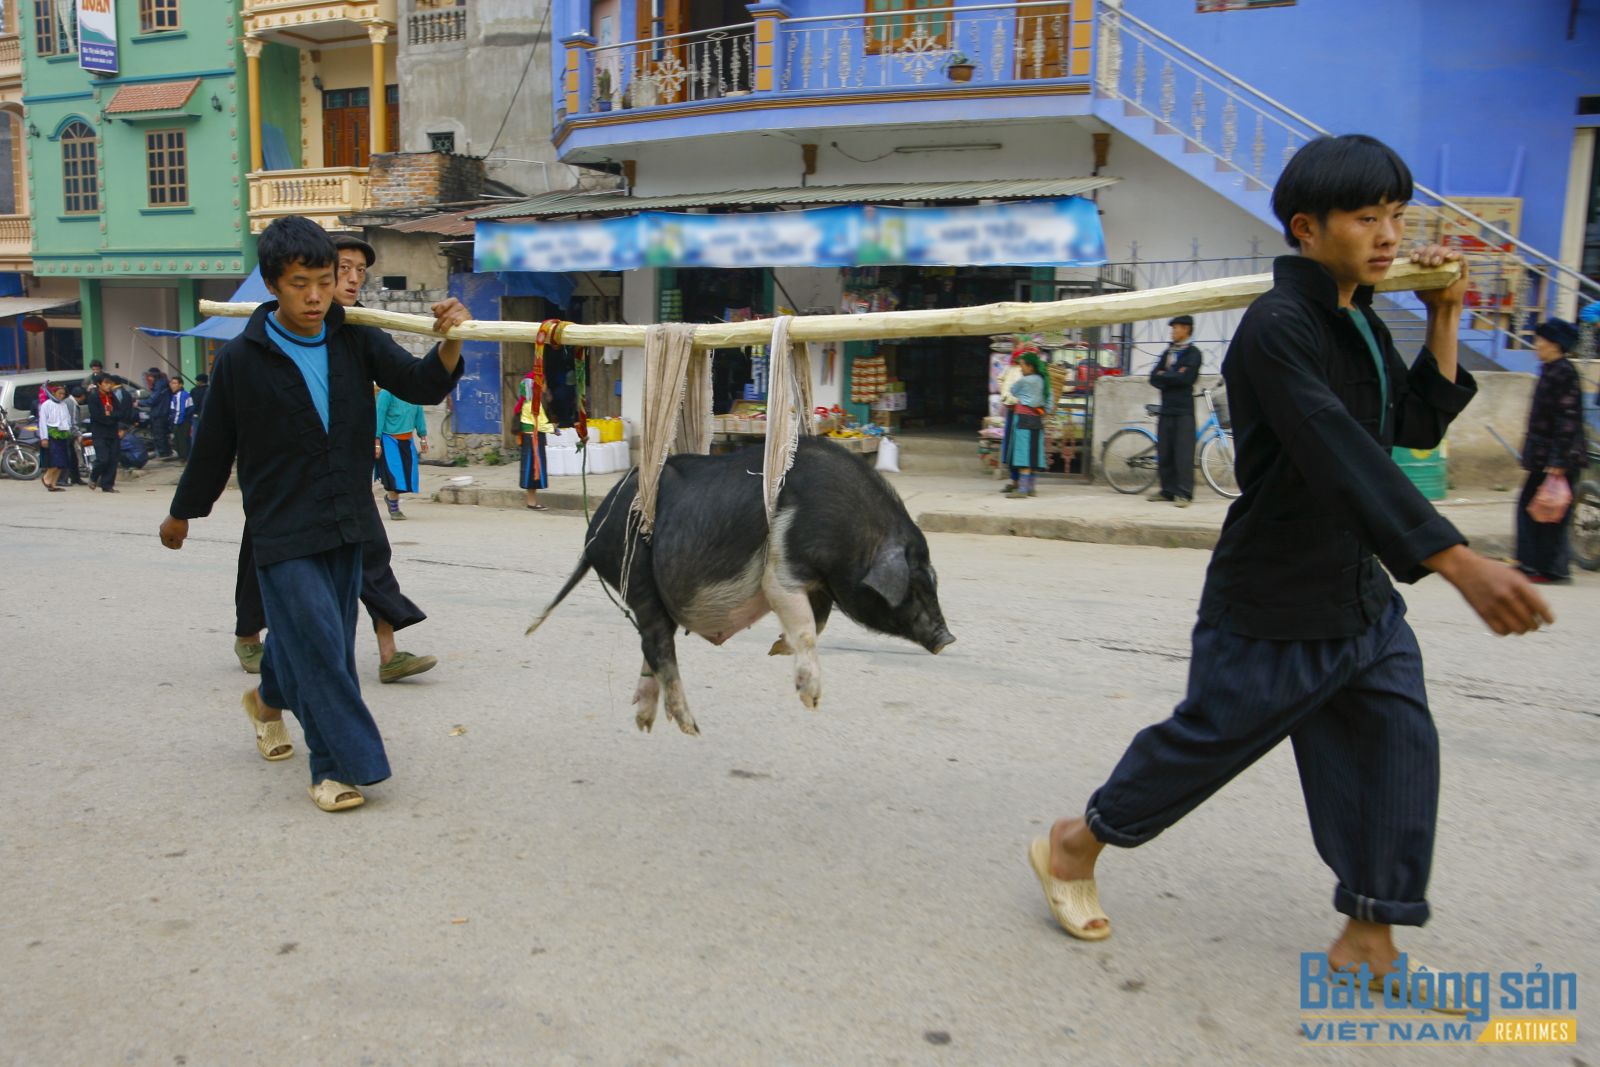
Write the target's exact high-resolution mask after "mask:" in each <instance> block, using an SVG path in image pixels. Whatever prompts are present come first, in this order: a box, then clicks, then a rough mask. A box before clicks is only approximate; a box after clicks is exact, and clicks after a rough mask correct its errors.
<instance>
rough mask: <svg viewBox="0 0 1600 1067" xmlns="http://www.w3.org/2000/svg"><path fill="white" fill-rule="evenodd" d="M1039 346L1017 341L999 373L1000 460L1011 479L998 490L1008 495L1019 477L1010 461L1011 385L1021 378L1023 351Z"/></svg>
mask: <svg viewBox="0 0 1600 1067" xmlns="http://www.w3.org/2000/svg"><path fill="white" fill-rule="evenodd" d="M1038 351H1039V346H1037V345H1035V344H1034V343H1033V342H1031V341H1018V342H1017V343H1016V345H1015V347H1013V348H1012V349H1011V363H1010V365H1009V366H1007V367H1006V369H1005V370H1004V371H1003V372H1002V373H1001V375H1000V403H1001V404H1002V405H1003V406H1004V408H1005V421H1004V423H1003V427H1004V428H1003V429H1002V430H1001V433H1000V462H1001V464H1002V465H1004V466H1005V468H1006V469H1007V470H1008V471H1010V472H1011V480H1010V481H1009V482H1007V483H1006V484H1005V488H1003V489H1001V490H1000V492H1002V493H1004V494H1006V495H1008V496H1009V495H1010V494H1012V493H1015V492H1016V491H1017V479H1018V478H1020V477H1021V473H1020V471H1018V469H1017V468H1016V467H1015V466H1014V465H1013V464H1012V462H1011V432H1012V430H1013V429H1015V428H1016V418H1017V413H1016V407H1017V398H1016V397H1014V396H1012V395H1011V387H1012V386H1013V385H1016V384H1017V382H1018V381H1019V380H1020V379H1021V378H1022V357H1023V354H1024V353H1027V352H1033V353H1037V352H1038Z"/></svg>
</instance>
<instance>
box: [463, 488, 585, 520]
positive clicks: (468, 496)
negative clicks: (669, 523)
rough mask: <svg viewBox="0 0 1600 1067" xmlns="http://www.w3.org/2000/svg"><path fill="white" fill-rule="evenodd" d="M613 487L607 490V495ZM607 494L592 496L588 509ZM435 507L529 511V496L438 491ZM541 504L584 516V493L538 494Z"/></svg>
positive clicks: (480, 490) (514, 492)
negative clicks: (455, 506)
mask: <svg viewBox="0 0 1600 1067" xmlns="http://www.w3.org/2000/svg"><path fill="white" fill-rule="evenodd" d="M610 491H611V487H610V486H607V487H606V493H609V492H610ZM606 493H590V494H589V507H590V508H591V509H593V508H594V506H595V505H597V504H599V503H600V501H602V500H604V499H605V497H606ZM432 499H433V502H434V503H436V504H476V505H477V506H478V507H483V508H511V509H522V508H526V507H527V496H526V494H524V493H523V491H522V490H521V489H491V488H488V487H486V486H472V485H466V486H449V487H446V488H444V489H437V490H435V491H434V494H433V498H432ZM539 503H541V504H543V505H544V506H545V507H547V508H549V509H550V510H551V511H570V512H574V513H576V514H578V515H582V514H583V494H582V493H561V492H556V491H554V490H551V489H541V490H539Z"/></svg>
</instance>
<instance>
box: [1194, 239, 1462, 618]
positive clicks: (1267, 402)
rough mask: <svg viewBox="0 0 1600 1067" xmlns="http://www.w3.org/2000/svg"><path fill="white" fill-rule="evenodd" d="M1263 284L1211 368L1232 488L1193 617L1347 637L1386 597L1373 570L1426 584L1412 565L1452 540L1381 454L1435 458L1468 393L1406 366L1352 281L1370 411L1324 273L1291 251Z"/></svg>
mask: <svg viewBox="0 0 1600 1067" xmlns="http://www.w3.org/2000/svg"><path fill="white" fill-rule="evenodd" d="M1273 276H1274V285H1273V288H1272V289H1271V290H1270V291H1268V292H1267V293H1265V294H1263V295H1262V296H1261V297H1260V298H1258V299H1257V300H1256V301H1255V303H1253V304H1251V305H1250V308H1249V310H1248V311H1246V312H1245V314H1244V318H1243V319H1242V320H1241V321H1240V323H1239V328H1238V330H1237V331H1236V332H1235V333H1234V338H1233V343H1232V344H1231V345H1230V346H1229V348H1228V355H1227V357H1226V359H1224V360H1223V364H1222V376H1223V379H1224V380H1225V381H1226V383H1227V386H1228V402H1229V404H1230V405H1231V406H1232V408H1233V433H1234V441H1235V447H1236V450H1237V470H1238V477H1239V485H1240V487H1241V489H1242V490H1243V493H1242V495H1241V496H1240V497H1239V499H1237V500H1235V501H1234V503H1233V506H1232V507H1230V508H1229V509H1228V518H1227V521H1226V522H1225V523H1224V524H1223V527H1222V536H1221V538H1220V540H1219V541H1218V543H1217V549H1216V552H1215V554H1214V555H1213V556H1212V559H1211V566H1210V567H1209V568H1208V569H1207V572H1206V584H1205V592H1204V593H1203V594H1202V596H1201V601H1200V615H1201V617H1202V618H1203V619H1205V620H1206V621H1208V622H1210V623H1213V624H1216V625H1220V626H1223V627H1225V628H1227V629H1230V630H1232V631H1234V632H1236V633H1239V634H1243V635H1245V636H1248V637H1258V638H1269V639H1278V640H1313V639H1319V638H1340V637H1351V636H1354V635H1356V634H1359V633H1361V632H1362V631H1364V630H1365V629H1366V628H1367V627H1368V626H1370V625H1371V624H1372V623H1373V622H1375V621H1377V620H1378V619H1379V618H1380V617H1381V615H1382V612H1383V610H1384V608H1385V606H1386V605H1387V603H1388V599H1389V597H1390V595H1391V593H1392V590H1393V587H1392V586H1391V585H1390V584H1389V579H1388V578H1387V577H1386V576H1385V575H1384V573H1383V571H1382V569H1380V568H1379V566H1378V561H1379V560H1381V561H1382V563H1383V566H1384V567H1386V568H1388V570H1389V572H1390V573H1391V574H1393V575H1394V576H1395V577H1396V578H1398V579H1399V580H1400V581H1402V582H1415V581H1417V580H1418V579H1420V578H1422V577H1424V576H1425V575H1427V574H1428V573H1429V571H1428V569H1427V568H1426V567H1425V566H1423V563H1422V561H1423V560H1424V559H1427V558H1428V557H1429V556H1432V555H1434V554H1435V553H1437V552H1442V551H1444V550H1445V549H1446V548H1449V547H1451V546H1452V545H1457V544H1465V543H1466V539H1465V538H1463V537H1462V536H1461V534H1460V533H1459V532H1457V531H1456V528H1455V527H1454V526H1452V525H1451V524H1450V523H1449V521H1447V520H1446V519H1445V518H1443V517H1442V516H1441V515H1439V513H1438V512H1437V511H1435V510H1434V508H1433V505H1431V504H1429V503H1428V501H1427V500H1426V499H1425V498H1424V497H1423V496H1422V494H1421V493H1420V492H1419V491H1418V490H1417V489H1416V487H1415V486H1413V485H1412V484H1411V482H1410V480H1409V479H1407V478H1406V476H1405V474H1404V473H1402V472H1401V470H1400V468H1399V467H1398V466H1396V465H1395V463H1394V461H1393V460H1392V459H1391V458H1390V453H1389V450H1390V448H1391V447H1393V446H1395V445H1401V446H1405V447H1409V448H1434V447H1437V446H1438V444H1439V441H1440V440H1441V439H1442V438H1443V437H1444V432H1445V429H1446V428H1447V427H1448V426H1449V424H1450V420H1451V419H1453V418H1454V417H1455V416H1456V415H1457V414H1459V413H1460V412H1461V410H1462V409H1463V408H1465V407H1466V406H1467V402H1468V401H1469V400H1471V399H1472V397H1473V395H1474V394H1475V393H1476V392H1477V383H1476V382H1474V381H1473V379H1472V375H1470V374H1468V373H1467V372H1466V371H1465V370H1458V371H1457V372H1456V380H1455V381H1454V382H1450V381H1446V380H1445V379H1444V377H1443V376H1442V375H1441V374H1440V373H1439V367H1438V364H1437V363H1436V362H1434V358H1433V354H1432V353H1431V352H1429V351H1428V350H1427V349H1426V348H1424V349H1423V350H1422V353H1421V355H1419V356H1418V357H1417V361H1416V363H1415V364H1413V365H1412V367H1411V368H1410V370H1409V371H1408V370H1407V369H1406V365H1405V363H1404V362H1403V361H1402V360H1401V358H1400V355H1399V353H1398V352H1396V351H1395V347H1394V341H1393V340H1392V339H1391V337H1390V336H1389V331H1388V329H1387V328H1386V327H1385V326H1384V324H1383V321H1382V320H1381V319H1379V318H1378V316H1377V315H1376V314H1374V313H1373V311H1372V308H1371V303H1372V290H1371V289H1370V288H1368V287H1365V286H1363V287H1362V288H1360V289H1357V290H1356V294H1355V306H1356V310H1357V313H1358V314H1361V315H1364V316H1366V319H1367V322H1368V323H1369V324H1370V325H1371V327H1372V332H1373V335H1374V336H1375V337H1376V338H1377V340H1378V344H1379V346H1380V347H1381V348H1382V350H1383V351H1384V353H1385V356H1386V365H1387V368H1388V380H1389V393H1388V398H1389V399H1388V410H1387V411H1384V410H1383V407H1384V405H1383V404H1382V402H1381V400H1380V392H1379V383H1378V376H1377V369H1376V367H1375V365H1374V364H1373V360H1372V355H1371V352H1370V350H1369V349H1368V348H1367V345H1366V342H1365V340H1364V339H1363V338H1362V337H1361V334H1360V332H1359V331H1358V330H1357V328H1356V325H1355V323H1354V322H1352V321H1351V320H1350V318H1349V316H1348V315H1347V314H1346V313H1345V312H1343V311H1341V310H1339V307H1338V303H1339V290H1338V285H1337V283H1336V282H1335V281H1334V279H1333V276H1332V275H1331V274H1329V273H1328V271H1327V270H1326V269H1325V268H1324V267H1323V266H1322V265H1321V264H1319V263H1317V262H1315V261H1314V260H1310V259H1307V258H1305V257H1303V256H1282V257H1280V258H1279V259H1278V260H1277V261H1276V262H1275V263H1274V265H1273ZM1380 416H1381V418H1380ZM1374 557H1376V558H1374Z"/></svg>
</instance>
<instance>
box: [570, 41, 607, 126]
mask: <svg viewBox="0 0 1600 1067" xmlns="http://www.w3.org/2000/svg"><path fill="white" fill-rule="evenodd" d="M594 45H595V40H594V38H593V37H591V36H589V35H588V34H587V33H574V34H572V35H571V36H568V37H563V38H561V46H562V47H563V48H565V49H566V50H567V66H566V70H565V72H564V73H563V75H562V79H561V90H562V110H564V111H565V112H566V113H567V117H568V118H571V117H572V116H574V115H582V114H584V113H585V112H587V111H592V110H593V108H592V107H591V106H590V103H589V102H590V101H591V100H593V99H594V64H593V63H592V62H585V61H584V56H585V55H586V54H592V53H593V50H594ZM619 88H620V87H619Z"/></svg>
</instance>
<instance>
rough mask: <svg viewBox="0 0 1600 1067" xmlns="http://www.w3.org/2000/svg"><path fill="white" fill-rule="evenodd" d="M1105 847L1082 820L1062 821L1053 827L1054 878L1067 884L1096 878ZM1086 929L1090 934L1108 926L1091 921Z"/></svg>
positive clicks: (1052, 859) (1102, 922)
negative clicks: (1095, 870) (1095, 866)
mask: <svg viewBox="0 0 1600 1067" xmlns="http://www.w3.org/2000/svg"><path fill="white" fill-rule="evenodd" d="M1105 847H1106V846H1105V844H1104V843H1103V842H1102V841H1101V840H1100V839H1099V838H1097V837H1095V836H1094V834H1093V833H1091V832H1090V830H1089V824H1088V823H1087V822H1085V821H1084V820H1083V818H1082V817H1081V816H1080V817H1077V818H1072V819H1062V820H1060V821H1059V822H1057V823H1056V824H1055V825H1054V826H1052V827H1050V877H1052V878H1059V879H1060V880H1061V881H1063V882H1078V881H1083V880H1085V879H1089V878H1093V877H1094V865H1095V861H1096V860H1097V859H1099V857H1100V852H1101V850H1102V849H1104V848H1105ZM1083 925H1084V929H1086V930H1098V929H1100V928H1101V927H1103V926H1106V925H1107V923H1106V921H1105V920H1104V919H1091V920H1089V921H1088V922H1086V923H1084V924H1083Z"/></svg>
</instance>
